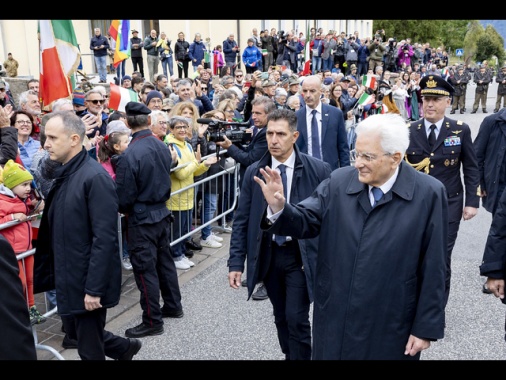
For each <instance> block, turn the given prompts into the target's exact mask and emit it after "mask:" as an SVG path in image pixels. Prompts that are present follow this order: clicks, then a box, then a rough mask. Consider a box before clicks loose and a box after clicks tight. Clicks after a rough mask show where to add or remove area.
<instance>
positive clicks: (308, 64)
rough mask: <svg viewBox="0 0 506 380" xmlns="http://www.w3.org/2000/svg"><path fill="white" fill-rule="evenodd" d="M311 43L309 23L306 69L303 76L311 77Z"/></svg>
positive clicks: (305, 54) (305, 52)
mask: <svg viewBox="0 0 506 380" xmlns="http://www.w3.org/2000/svg"><path fill="white" fill-rule="evenodd" d="M310 43H311V36H310V34H309V23H308V26H307V31H306V46H305V47H304V69H302V76H306V75H311V54H310V52H309V50H310V49H309V45H310Z"/></svg>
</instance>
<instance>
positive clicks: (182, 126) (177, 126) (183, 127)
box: [174, 125, 188, 129]
mask: <svg viewBox="0 0 506 380" xmlns="http://www.w3.org/2000/svg"><path fill="white" fill-rule="evenodd" d="M186 128H188V126H187V125H176V126H175V127H174V129H186Z"/></svg>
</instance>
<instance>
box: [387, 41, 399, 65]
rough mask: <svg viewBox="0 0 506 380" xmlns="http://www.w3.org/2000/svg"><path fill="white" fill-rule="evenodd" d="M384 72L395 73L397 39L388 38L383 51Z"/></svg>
mask: <svg viewBox="0 0 506 380" xmlns="http://www.w3.org/2000/svg"><path fill="white" fill-rule="evenodd" d="M385 70H388V71H390V72H392V73H395V72H397V39H396V38H389V39H388V45H387V47H386V50H385Z"/></svg>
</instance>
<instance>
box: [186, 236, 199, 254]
mask: <svg viewBox="0 0 506 380" xmlns="http://www.w3.org/2000/svg"><path fill="white" fill-rule="evenodd" d="M185 246H186V249H189V250H191V251H202V246H201V245H200V244H199V243H197V242H195V241H194V240H193V239H190V240H188V241H186V243H185Z"/></svg>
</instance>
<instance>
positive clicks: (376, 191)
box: [371, 187, 383, 207]
mask: <svg viewBox="0 0 506 380" xmlns="http://www.w3.org/2000/svg"><path fill="white" fill-rule="evenodd" d="M371 191H372V196H373V198H374V203H373V205H372V207H374V206H376V204H377V203H378V202H379V200H380V199H381V198H382V197H383V191H381V189H380V188H379V187H373V188H372V190H371Z"/></svg>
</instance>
